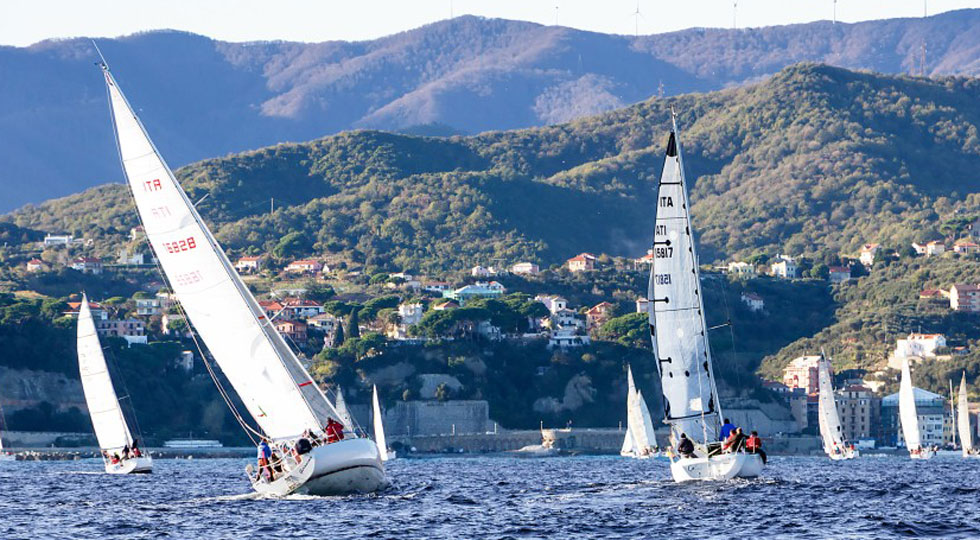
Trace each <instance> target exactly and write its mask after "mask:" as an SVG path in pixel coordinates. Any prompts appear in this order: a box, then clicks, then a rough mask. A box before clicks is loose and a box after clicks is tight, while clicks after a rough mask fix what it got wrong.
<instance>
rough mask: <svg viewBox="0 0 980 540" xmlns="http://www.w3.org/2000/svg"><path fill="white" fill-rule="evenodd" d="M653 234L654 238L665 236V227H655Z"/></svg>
mask: <svg viewBox="0 0 980 540" xmlns="http://www.w3.org/2000/svg"><path fill="white" fill-rule="evenodd" d="M653 234H654V235H656V236H667V226H666V225H657V226H656V227H654V229H653Z"/></svg>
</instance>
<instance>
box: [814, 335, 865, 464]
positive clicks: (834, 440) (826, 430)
mask: <svg viewBox="0 0 980 540" xmlns="http://www.w3.org/2000/svg"><path fill="white" fill-rule="evenodd" d="M818 371H819V376H818V382H819V385H820V391H819V397H818V400H819V401H818V404H817V405H818V418H819V423H820V438H821V439H823V451H824V452H826V453H827V455H828V456H830V459H832V460H835V461H836V460H841V459H852V458H854V457H856V456H857V451H856V450H854V449H853V448H851V446H850V445H849V444H847V441H845V440H844V429H843V428H842V427H841V423H840V416H839V414H838V412H837V401H836V400H835V399H834V386H833V383H832V382H831V380H830V360H829V359H827V358H826V357H825V356H824V355H823V354H821V355H820V367H819V370H818Z"/></svg>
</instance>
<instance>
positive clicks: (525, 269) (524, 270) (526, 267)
mask: <svg viewBox="0 0 980 540" xmlns="http://www.w3.org/2000/svg"><path fill="white" fill-rule="evenodd" d="M510 271H511V273H514V274H527V275H531V276H533V275H536V274H537V273H539V272H540V271H541V269H540V268H539V267H538V265H536V264H534V263H530V262H519V263H517V264H515V265H514V266H511V267H510Z"/></svg>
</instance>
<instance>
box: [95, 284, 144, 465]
mask: <svg viewBox="0 0 980 540" xmlns="http://www.w3.org/2000/svg"><path fill="white" fill-rule="evenodd" d="M77 332H78V371H79V373H80V374H81V378H82V391H83V392H84V393H85V403H86V405H88V413H89V416H91V417H92V427H93V428H94V429H95V438H96V439H98V441H99V448H100V449H101V450H102V461H103V462H104V464H105V472H107V473H110V474H133V473H149V472H153V460H152V459H151V458H150V456H147V455H142V454H141V453H139V451H138V450H136V451H135V452H134V453H132V454H131V453H130V451H131V450H130V449H132V448H133V447H134V444H133V443H134V442H135V441H134V440H133V435H132V433H131V432H130V431H129V425H128V424H127V423H126V417H125V416H124V415H123V411H122V407H121V406H120V405H119V398H117V397H116V389H115V388H114V387H113V386H112V378H111V377H110V376H109V367H108V366H107V365H106V361H105V356H104V355H103V354H102V343H101V342H100V341H99V335H98V333H97V332H96V330H95V321H94V320H93V319H92V310H91V309H90V308H89V305H88V297H87V296H85V294H82V305H81V307H80V308H79V310H78V330H77Z"/></svg>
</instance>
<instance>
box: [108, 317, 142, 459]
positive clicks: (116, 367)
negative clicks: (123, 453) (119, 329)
mask: <svg viewBox="0 0 980 540" xmlns="http://www.w3.org/2000/svg"><path fill="white" fill-rule="evenodd" d="M96 334H98V332H96ZM106 349H108V351H109V363H110V364H112V370H114V371H115V372H116V373H117V374H118V375H117V377H116V378H117V379H119V382H121V383H122V389H123V392H124V395H123V396H122V397H119V396H116V402H117V403H119V412H120V414H121V415H122V417H123V421H124V422H125V421H126V411H124V410H123V408H122V400H124V399H128V400H129V416H130V417H131V418H132V420H133V424H134V425H135V426H136V433H137V434H138V435H139V437H140V439H143V438H144V437H143V429H142V428H140V422H139V416H138V415H137V414H136V404H135V403H134V402H133V398H131V397H130V395H131V394H130V391H129V387H128V386H127V385H126V379H125V378H124V377H123V376H122V371H121V370H120V369H119V362H117V361H116V353H115V352H113V350H112V348H111V347H103V348H102V350H103V351H105V350H106ZM105 356H106V355H105V354H103V355H102V357H103V358H105ZM106 372H107V374H108V376H109V381H110V382H111V381H112V371H110V370H109V369H108V366H107V368H106ZM126 427H129V425H128V423H127V426H126ZM130 437H132V433H130ZM143 442H144V443H145V442H146V441H145V440H144V441H143ZM129 443H130V444H132V443H133V441H129Z"/></svg>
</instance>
